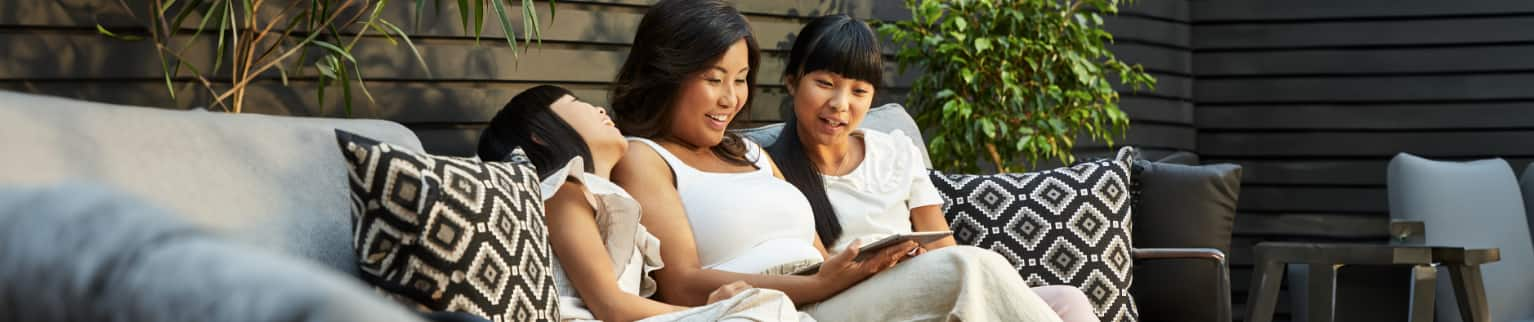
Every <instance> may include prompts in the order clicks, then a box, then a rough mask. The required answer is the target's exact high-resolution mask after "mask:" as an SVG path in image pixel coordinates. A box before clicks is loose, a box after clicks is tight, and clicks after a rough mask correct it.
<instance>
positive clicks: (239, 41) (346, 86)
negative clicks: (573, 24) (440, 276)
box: [96, 0, 556, 115]
mask: <svg viewBox="0 0 1534 322" xmlns="http://www.w3.org/2000/svg"><path fill="white" fill-rule="evenodd" d="M456 1H457V4H458V14H459V22H460V24H462V26H463V28H464V30H469V31H472V32H473V34H474V39H475V41H476V43H477V42H478V40H479V38H480V35H481V32H482V31H483V30H484V24H485V23H484V21H485V19H484V17H485V15H486V13H487V12H494V14H495V19H496V20H495V21H496V22H499V23H500V25H501V30H502V31H503V32H505V34H506V44H507V46H510V47H511V48H512V49H513V50H512V53H513V58H516V55H518V54H517V51H516V50H515V49H516V48H517V39H516V37H515V35H516V33H515V32H513V25H512V20H511V17H510V15H509V12H510V11H509V10H508V9H507V7H508V5H507V2H511V1H519V0H489V1H485V0H473V1H472V3H471V1H470V0H456ZM520 1H521V6H522V13H521V14H522V18H523V19H522V31H523V36H522V39H523V44H524V45H530V44H532V43H533V42H534V41H537V42H538V43H542V38H543V33H542V30H541V27H540V26H539V24H538V16H537V7H536V6H534V0H520ZM413 2H414V4H415V6H414V9H415V10H414V11H415V16H414V19H415V21H414V23H415V25H416V26H420V25H421V16H422V15H423V14H424V13H425V12H426V10H427V9H426V5H427V4H428V3H432V4H434V5H435V6H436V8H437V9H438V10H441V8H442V6H443V3H442V2H443V0H413ZM548 2H549V5H548V8H549V14H550V17H553V14H554V13H555V8H554V7H555V5H556V3H555V1H554V0H549V1H548ZM119 3H120V4H121V5H122V6H123V7H124V9H127V10H128V11H129V12H130V13H133V14H134V15H135V16H134V17H133V18H134V19H136V20H139V21H143V22H145V26H144V28H145V29H147V30H145V31H142V32H141V33H142V35H139V34H132V33H127V32H121V31H119V32H114V31H112V30H109V29H108V28H106V27H103V26H101V25H97V26H96V30H97V31H98V32H99V33H100V34H101V35H103V36H107V37H112V38H115V39H120V40H127V41H139V40H148V41H150V42H152V43H154V47H155V51H156V53H157V54H158V56H159V62H158V63H159V65H160V67H161V69H162V72H163V75H164V79H165V87H166V90H167V91H168V92H169V93H170V96H171V98H172V99H175V98H176V90H175V87H174V83H175V81H176V79H178V78H180V77H183V76H185V77H190V78H191V79H193V80H195V81H196V82H197V83H198V84H200V85H202V88H203V89H206V90H207V91H208V92H209V94H211V96H212V97H213V100H212V102H210V103H211V104H213V105H216V106H218V107H219V108H221V109H223V110H225V111H229V112H234V113H239V112H240V111H242V110H243V106H244V101H245V94H246V90H247V89H248V88H249V86H250V84H251V82H252V81H257V80H261V79H262V77H261V76H262V75H264V74H266V73H267V72H269V71H272V70H275V71H276V73H277V77H278V78H279V79H280V80H281V81H282V84H283V85H288V76H289V75H288V74H289V70H290V69H293V70H298V69H302V68H314V70H315V72H316V73H317V74H318V76H317V77H318V81H319V86H318V88H317V90H318V93H317V94H318V95H317V96H318V97H317V99H318V100H319V102H320V106H324V103H325V91H326V88H327V87H330V86H332V85H334V86H336V87H339V88H340V91H341V93H340V94H341V96H342V100H341V101H342V102H343V105H344V108H345V109H346V114H347V115H351V112H352V101H353V96H354V93H352V86H351V85H352V83H353V82H355V83H356V84H357V88H359V89H361V91H362V93H361V94H362V96H364V97H366V98H367V99H368V101H370V102H371V101H373V95H372V93H370V92H369V91H368V89H367V82H366V81H365V80H364V78H363V73H362V68H361V67H360V66H359V65H358V62H357V59H356V57H354V56H353V55H352V49H353V48H354V47H355V46H356V45H357V42H358V41H360V40H362V39H364V38H367V37H383V38H384V39H386V40H387V41H388V42H389V43H390V44H394V45H399V44H400V43H403V44H404V45H405V47H406V48H408V49H409V50H410V53H411V55H413V56H414V58H415V60H416V63H418V64H420V67H421V68H422V69H423V70H424V71H425V72H426V74H427V75H428V77H430V75H431V70H430V69H429V68H428V67H427V64H426V59H425V58H424V57H422V56H421V51H420V49H419V48H417V47H416V45H415V42H414V41H412V40H411V39H410V36H409V35H408V34H406V33H405V31H404V30H403V29H402V28H400V27H399V25H397V24H395V23H394V22H391V21H388V20H387V19H384V18H383V12H384V10H385V8H386V7H387V6H388V5H389V1H388V0H307V1H304V0H291V1H287V2H274V3H267V1H264V0H152V1H149V2H148V3H147V4H145V5H144V7H143V8H133V7H131V6H130V5H129V4H128V2H126V1H122V2H119ZM135 3H140V2H135ZM135 9H140V10H135ZM487 9H488V10H487ZM144 13H147V14H144ZM139 14H144V16H147V18H145V17H141V16H139ZM471 22H472V23H473V25H472V27H471V26H470V23H471ZM215 36H216V37H215ZM396 39H397V40H396ZM201 41H216V43H217V45H216V51H215V52H214V54H213V55H214V57H213V62H212V65H211V66H194V64H192V63H190V62H189V61H191V60H189V59H188V55H189V54H188V50H189V49H192V48H194V46H195V45H197V44H198V42H201ZM225 55H229V57H227V62H228V64H227V68H228V69H227V74H226V75H228V78H227V79H223V78H219V77H215V76H214V75H218V74H219V72H220V71H221V70H222V68H225V66H226V65H225V62H226V57H225ZM308 55H316V57H313V58H310V57H307V56H308ZM285 64H292V66H284V65H285Z"/></svg>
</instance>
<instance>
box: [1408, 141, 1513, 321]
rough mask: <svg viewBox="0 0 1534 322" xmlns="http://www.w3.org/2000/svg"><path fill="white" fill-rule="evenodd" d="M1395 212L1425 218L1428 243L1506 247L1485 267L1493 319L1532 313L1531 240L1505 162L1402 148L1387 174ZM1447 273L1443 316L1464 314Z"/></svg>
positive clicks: (1440, 295) (1451, 318)
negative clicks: (1436, 157) (1439, 157)
mask: <svg viewBox="0 0 1534 322" xmlns="http://www.w3.org/2000/svg"><path fill="white" fill-rule="evenodd" d="M1388 180H1389V184H1388V185H1389V193H1390V216H1391V217H1392V218H1398V219H1408V220H1420V221H1423V222H1424V223H1425V224H1426V225H1427V243H1428V244H1435V245H1453V246H1464V247H1473V248H1487V247H1497V248H1501V253H1502V261H1501V262H1497V263H1491V264H1487V265H1484V266H1482V267H1481V269H1482V272H1483V274H1484V277H1485V285H1486V297H1487V299H1488V300H1489V301H1488V302H1489V304H1490V308H1491V320H1492V321H1506V320H1512V319H1528V318H1530V317H1534V305H1530V303H1534V275H1531V274H1529V273H1528V272H1529V270H1530V269H1531V268H1534V243H1531V242H1530V236H1529V225H1528V222H1527V221H1528V219H1527V217H1526V214H1525V212H1524V201H1523V195H1522V194H1521V193H1520V191H1519V188H1518V179H1517V177H1515V176H1514V175H1513V169H1512V168H1511V167H1509V166H1508V164H1507V161H1503V160H1502V159H1489V160H1479V161H1471V162H1443V161H1433V160H1428V159H1423V158H1420V157H1417V156H1413V155H1410V154H1405V153H1402V154H1399V155H1396V157H1395V158H1394V159H1392V160H1390V168H1389V173H1388ZM1442 276H1446V275H1442ZM1449 281H1450V279H1448V278H1442V277H1440V278H1439V279H1438V282H1439V283H1438V298H1439V299H1440V300H1439V301H1437V303H1438V307H1437V309H1436V310H1437V315H1438V321H1460V318H1459V313H1458V312H1459V311H1458V307H1457V305H1455V301H1452V300H1448V299H1453V298H1454V291H1453V288H1451V287H1450V284H1449Z"/></svg>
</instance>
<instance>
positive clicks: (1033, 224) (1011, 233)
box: [931, 147, 1139, 322]
mask: <svg viewBox="0 0 1534 322" xmlns="http://www.w3.org/2000/svg"><path fill="white" fill-rule="evenodd" d="M1133 160H1134V150H1133V149H1132V148H1128V147H1126V148H1123V149H1121V150H1119V152H1118V155H1117V156H1116V157H1114V158H1113V159H1107V160H1099V161H1089V162H1083V163H1079V164H1076V165H1073V166H1070V167H1064V168H1056V169H1051V170H1046V171H1039V172H1027V173H1007V174H994V175H967V174H942V173H940V172H937V171H932V173H931V178H932V182H933V185H935V186H937V190H938V191H939V192H940V193H941V194H942V195H943V216H944V217H946V218H947V219H948V225H949V227H950V228H951V229H953V232H954V237H955V239H957V240H958V242H959V243H960V244H964V245H973V246H976V247H980V248H986V249H990V250H993V251H996V252H997V253H1001V255H1002V256H1003V257H1006V258H1007V260H1009V261H1011V262H1012V264H1013V267H1015V268H1017V272H1018V274H1021V275H1022V276H1023V278H1024V279H1025V280H1027V281H1028V284H1029V285H1030V286H1041V285H1074V286H1077V287H1079V288H1081V290H1082V291H1083V292H1085V293H1086V294H1087V298H1089V299H1091V301H1092V305H1093V307H1094V309H1095V311H1096V313H1097V316H1098V317H1099V318H1100V319H1101V320H1102V321H1115V322H1128V321H1135V320H1137V319H1138V316H1139V314H1138V313H1137V310H1136V308H1135V306H1134V299H1133V298H1132V297H1131V296H1130V295H1129V286H1130V284H1131V282H1132V280H1133V279H1132V278H1131V275H1130V266H1131V265H1132V260H1131V258H1130V254H1129V250H1130V248H1131V247H1132V246H1131V243H1130V233H1129V232H1130V227H1131V226H1132V225H1133V222H1132V221H1131V216H1130V208H1131V207H1130V190H1129V185H1130V182H1131V180H1130V165H1131V164H1132V162H1133Z"/></svg>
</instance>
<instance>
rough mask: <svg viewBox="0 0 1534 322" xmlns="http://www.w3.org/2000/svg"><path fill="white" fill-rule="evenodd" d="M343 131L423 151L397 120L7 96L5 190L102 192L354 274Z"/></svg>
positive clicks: (0, 175) (3, 100) (0, 118)
mask: <svg viewBox="0 0 1534 322" xmlns="http://www.w3.org/2000/svg"><path fill="white" fill-rule="evenodd" d="M144 95H157V94H152V93H145V94H144ZM336 128H341V129H345V130H347V131H351V132H354V133H360V134H363V135H367V136H369V137H373V138H377V139H379V140H381V141H384V142H388V143H391V144H395V145H399V146H404V147H408V148H411V149H416V150H419V149H420V147H421V144H420V141H419V140H417V139H416V138H415V136H414V134H412V133H411V132H410V130H409V129H406V128H405V127H403V126H400V125H399V124H397V123H393V122H388V121H380V120H339V119H319V118H300V117H277V116H265V115H249V114H241V115H234V114H226V113H215V112H196V111H173V110H164V109H154V108H141V107H131V106H122V105H110V104H101V103H92V102H85V101H78V100H71V99H63V98H56V97H47V96H38V95H30V94H20V93H14V92H4V91H0V147H5V151H4V152H0V153H4V154H5V156H6V157H4V158H0V168H3V169H6V171H0V186H16V185H48V184H54V183H59V182H66V181H72V180H86V181H91V182H99V183H101V184H104V185H107V186H110V187H112V188H114V189H116V190H118V191H123V192H125V193H127V194H130V195H133V196H135V197H138V198H140V199H142V200H144V201H146V202H149V203H151V204H154V205H157V206H161V207H165V208H168V209H171V210H173V211H174V212H175V213H176V214H178V215H180V216H184V218H186V219H188V220H189V221H190V222H192V223H194V224H196V225H198V226H202V227H205V228H209V229H211V230H212V231H214V232H216V233H219V234H223V235H225V236H229V237H232V238H234V239H236V240H239V241H242V242H247V243H249V244H252V245H257V246H260V247H263V248H267V249H273V250H277V251H280V252H284V253H290V254H296V255H299V256H301V257H304V258H309V259H313V260H316V261H320V262H322V263H324V264H326V265H328V266H330V267H332V268H334V269H337V270H341V271H344V272H354V271H355V268H356V266H357V265H356V261H355V258H356V257H355V255H353V254H354V253H353V251H352V248H351V222H350V217H351V204H350V200H349V195H350V194H349V190H348V188H347V183H346V180H347V179H346V162H345V161H344V160H342V159H341V153H340V150H339V149H337V148H336V145H335V131H334V130H335V129H336Z"/></svg>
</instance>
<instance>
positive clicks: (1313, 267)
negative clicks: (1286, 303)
mask: <svg viewBox="0 0 1534 322" xmlns="http://www.w3.org/2000/svg"><path fill="white" fill-rule="evenodd" d="M1341 266H1342V265H1335V264H1330V263H1310V283H1309V284H1310V285H1308V286H1306V288H1307V289H1308V290H1306V293H1308V294H1309V295H1308V296H1309V297H1310V299H1309V300H1310V308H1309V310H1310V312H1309V314H1308V315H1310V317H1309V320H1310V322H1332V316H1333V313H1334V310H1333V307H1334V306H1335V303H1336V302H1335V301H1334V297H1335V296H1336V294H1337V268H1338V267H1341Z"/></svg>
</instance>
